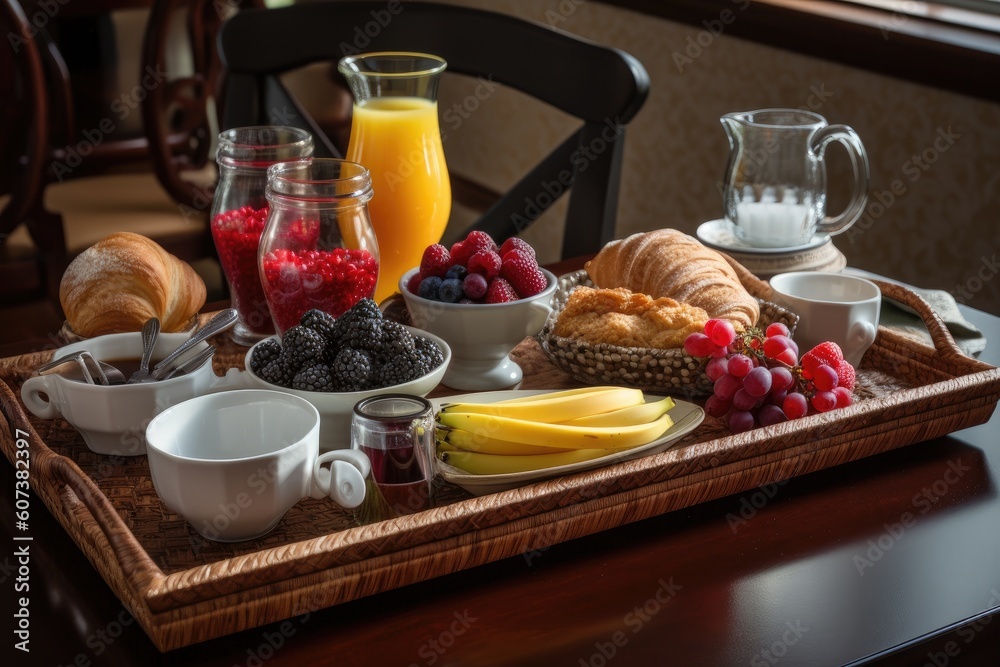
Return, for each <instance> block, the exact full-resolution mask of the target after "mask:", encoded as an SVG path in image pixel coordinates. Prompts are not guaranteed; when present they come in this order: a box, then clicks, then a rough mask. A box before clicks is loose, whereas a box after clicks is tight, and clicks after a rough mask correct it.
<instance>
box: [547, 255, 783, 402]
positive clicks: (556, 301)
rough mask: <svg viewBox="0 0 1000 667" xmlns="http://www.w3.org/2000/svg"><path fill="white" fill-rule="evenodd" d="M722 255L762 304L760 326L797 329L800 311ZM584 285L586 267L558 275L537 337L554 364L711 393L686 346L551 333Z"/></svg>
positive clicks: (668, 389) (588, 377) (601, 377)
mask: <svg viewBox="0 0 1000 667" xmlns="http://www.w3.org/2000/svg"><path fill="white" fill-rule="evenodd" d="M720 254H721V253H720ZM723 256H724V257H725V258H726V260H727V261H728V262H729V263H730V264H731V265H732V266H733V269H734V270H735V271H736V274H737V275H738V276H739V278H740V282H741V283H742V284H743V287H745V288H746V290H747V292H749V293H750V295H751V296H753V297H755V298H756V299H757V301H758V302H759V303H760V318H759V319H758V320H757V326H758V327H759V328H761V329H763V328H764V327H766V326H767V325H768V324H771V323H772V322H781V323H783V324H784V325H785V326H787V327H788V330H789V331H791V332H792V333H794V332H795V325H796V324H798V321H799V316H798V315H796V314H795V313H792V312H791V311H789V310H787V309H785V308H782V307H781V306H778V305H777V304H774V303H772V302H770V301H768V300H767V299H769V298H770V297H771V294H772V292H771V287H770V285H768V284H767V283H766V282H764V281H762V280H760V279H759V278H757V277H756V276H754V275H753V274H752V273H750V272H749V271H747V269H746V268H744V267H743V266H742V265H740V264H739V263H738V262H736V261H735V260H733V259H732V258H730V257H726V256H725V255H723ZM580 286H586V287H594V284H593V282H591V280H590V276H588V275H587V271H586V270H580V271H575V272H573V273H568V274H566V275H563V276H560V278H559V286H558V287H557V288H556V291H555V293H554V294H553V295H552V308H553V311H552V313H551V314H550V315H549V317H548V319H547V320H546V321H545V326H544V327H542V330H541V331H540V332H539V333H538V334H537V335H536V336H535V338H536V339H537V340H538V343H539V345H540V346H541V348H542V350H543V351H544V352H545V354H546V355H547V356H548V357H549V359H550V360H551V361H552V363H553V364H555V365H556V366H557V367H558V368H560V369H561V370H563V371H565V372H566V373H569V374H570V375H571V376H573V378H574V379H576V380H579V381H580V382H584V383H586V384H594V385H604V384H609V385H621V386H627V387H635V388H638V389H642V390H643V391H650V392H658V393H668V394H679V395H683V396H686V397H694V396H704V395H706V394H710V393H711V391H712V381H711V380H709V379H708V377H707V376H706V375H705V372H704V370H705V363H706V360H705V359H700V358H698V357H692V356H691V355H689V354H687V353H686V352H685V351H684V348H670V349H654V348H641V347H621V346H618V345H609V344H606V343H601V344H596V345H595V344H592V343H588V342H586V341H583V340H579V339H576V338H564V337H562V336H556V335H554V334H553V333H552V332H553V331H554V330H555V326H556V321H557V320H558V319H559V314H560V313H561V312H562V311H563V309H564V308H565V307H566V302H567V300H568V299H569V295H570V292H572V291H573V290H574V289H576V288H577V287H580Z"/></svg>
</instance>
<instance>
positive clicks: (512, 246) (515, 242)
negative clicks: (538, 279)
mask: <svg viewBox="0 0 1000 667" xmlns="http://www.w3.org/2000/svg"><path fill="white" fill-rule="evenodd" d="M511 250H517V251H520V252H521V253H523V254H525V255H531V256H532V257H534V256H535V249H534V248H532V247H531V245H530V244H529V243H528V242H527V241H525V240H524V239H521V238H518V237H516V236H511V237H510V238H509V239H507V240H506V241H504V242H503V245H502V246H500V256H501V257H503V256H504V255H506V254H507V253H508V252H510V251H511Z"/></svg>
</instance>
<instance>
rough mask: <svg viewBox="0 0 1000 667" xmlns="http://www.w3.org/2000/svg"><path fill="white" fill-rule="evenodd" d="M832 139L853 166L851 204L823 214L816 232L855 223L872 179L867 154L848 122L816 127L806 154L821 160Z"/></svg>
mask: <svg viewBox="0 0 1000 667" xmlns="http://www.w3.org/2000/svg"><path fill="white" fill-rule="evenodd" d="M831 141H839V142H840V143H841V144H843V145H844V148H846V149H847V154H848V156H849V157H850V158H851V166H852V167H854V191H853V192H852V193H851V201H850V203H849V204H848V205H847V208H845V209H844V210H843V212H841V214H840V215H837V216H833V217H831V216H826V217H825V218H823V220H822V221H820V222H818V223H816V231H817V232H818V233H821V234H839V233H840V232H843V231H846V230H847V228H848V227H850V226H851V225H853V224H854V223H855V222H857V220H858V218H860V217H861V214H862V213H863V212H864V210H865V205H866V204H867V203H868V183H869V181H870V179H871V168H870V167H869V165H868V153H867V152H865V147H864V144H862V143H861V138H860V137H859V136H858V134H857V132H855V131H854V130H853V129H851V128H850V127H848V126H847V125H828V126H826V127H823V128H820V129H819V130H816V132H814V133H813V135H812V136H811V137H810V138H809V155H810V156H811V157H812V158H813V159H814V160H817V161H819V160H822V159H823V154H824V153H825V152H826V147H827V146H828V145H829V144H830V142H831Z"/></svg>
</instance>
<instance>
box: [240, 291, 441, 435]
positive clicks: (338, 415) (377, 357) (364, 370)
mask: <svg viewBox="0 0 1000 667" xmlns="http://www.w3.org/2000/svg"><path fill="white" fill-rule="evenodd" d="M245 362H246V376H247V377H248V379H249V382H248V384H249V385H251V386H255V387H261V388H267V389H275V390H278V391H284V392H287V393H290V394H294V395H296V396H301V397H302V398H304V399H306V400H307V401H309V402H310V403H312V404H313V405H315V406H316V409H317V410H319V413H320V448H321V449H322V450H324V451H326V450H330V449H345V448H347V447H349V446H350V440H351V413H352V411H353V409H354V405H355V404H356V403H357V402H358V401H360V400H361V399H364V398H368V397H369V396H375V395H378V394H409V395H413V396H426V395H427V394H428V393H429V392H430V391H431V390H432V389H434V388H435V387H436V386H437V385H438V384H439V383H440V382H441V379H442V378H443V377H444V374H445V371H446V369H447V368H448V365H449V363H450V362H451V348H450V346H449V345H448V343H446V342H445V341H444V340H442V339H441V338H439V337H438V336H435V335H433V334H431V333H428V332H426V331H420V330H418V329H415V328H413V327H408V326H404V325H402V324H399V323H398V322H394V321H392V320H389V319H385V318H384V317H383V316H382V313H381V311H380V310H379V308H378V306H377V305H376V304H375V302H374V301H372V300H371V299H362V300H360V301H358V302H357V304H355V305H354V306H353V307H352V308H350V309H349V310H348V311H347V312H345V313H344V314H343V315H341V316H340V317H338V318H334V317H333V316H331V315H330V314H328V313H325V312H323V311H321V310H310V311H307V312H306V313H305V314H304V315H303V316H302V318H301V320H300V321H299V324H298V325H296V326H294V327H292V328H290V329H288V330H286V331H285V332H284V333H283V334H282V336H281V338H280V339H279V338H278V337H271V338H266V339H264V340H262V341H260V342H258V343H256V344H255V345H254V346H253V347H251V348H250V349H249V350H248V351H247V353H246V358H245Z"/></svg>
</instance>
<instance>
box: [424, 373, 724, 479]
mask: <svg viewBox="0 0 1000 667" xmlns="http://www.w3.org/2000/svg"><path fill="white" fill-rule="evenodd" d="M553 391H556V390H531V391H527V390H517V389H513V390H508V391H488V392H480V393H475V394H459V395H457V396H442V397H439V398H434V399H431V404H433V405H434V409H435V410H437V409H439V408H440V407H441V404H442V403H458V402H463V403H494V402H496V401H503V400H506V399H508V398H519V397H522V396H532V395H538V394H550V393H553ZM645 397H646V402H647V403H648V402H649V401H658V400H660V399H662V398H663V396H658V395H655V394H646V395H645ZM674 403H675V405H674V407H673V408H672V409H671V410H670V412H668V413H667V414H669V415H670V418H671V419H672V420H673V422H674V425H673V426H671V427H670V428H669V429H667V430H666V432H665V433H664V434H663V435H661V436H660V437H659V438H657V439H656V440H654V441H653V442H650V443H649V444H646V445H641V446H639V447H635V448H633V449H629V450H626V451H623V452H614V451H612V452H609V453H608V454H607V456H602V457H600V458H597V459H591V460H590V461H581V462H579V463H570V464H567V465H564V466H555V467H553V468H545V469H544V470H531V471H528V472H510V473H503V474H500V475H470V474H469V473H467V472H465V471H464V470H460V469H459V468H456V467H454V466H450V465H448V464H447V463H445V462H443V461H441V459H439V458H437V457H435V458H434V462H435V464H436V465H437V470H438V472H439V473H440V474H441V477H443V478H444V479H445V480H446V481H448V482H450V483H452V484H455V485H456V486H460V487H462V488H463V489H465V490H466V491H468V492H469V493H471V494H473V495H477V496H485V495H486V494H489V493H497V492H499V491H507V490H508V489H515V488H517V487H519V486H525V485H527V484H531V483H533V482H540V481H542V480H543V479H550V478H552V477H559V476H561V475H569V474H571V473H574V472H582V471H584V470H590V469H592V468H600V467H601V466H606V465H611V464H613V463H621V462H622V461H631V460H632V459H637V458H640V457H642V456H649V455H650V454H659V453H660V452H662V451H665V450H667V449H669V448H670V447H671V445H673V444H674V443H676V442H677V441H678V440H680V439H681V438H683V437H684V436H685V435H687V434H688V433H690V432H691V431H693V430H694V429H696V428H698V425H699V424H701V422H702V421H703V420H704V419H705V411H704V410H702V409H701V408H700V407H699V406H697V405H695V404H694V403H688V402H686V401H678V400H677V399H674Z"/></svg>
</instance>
